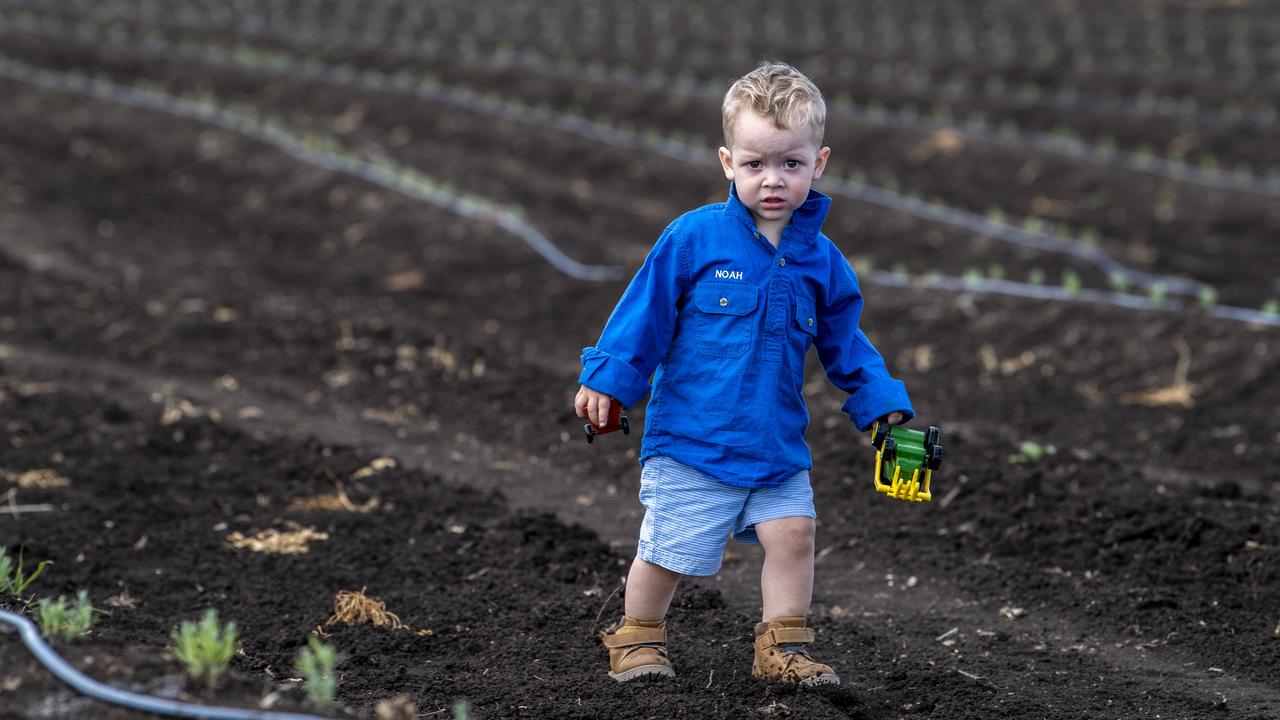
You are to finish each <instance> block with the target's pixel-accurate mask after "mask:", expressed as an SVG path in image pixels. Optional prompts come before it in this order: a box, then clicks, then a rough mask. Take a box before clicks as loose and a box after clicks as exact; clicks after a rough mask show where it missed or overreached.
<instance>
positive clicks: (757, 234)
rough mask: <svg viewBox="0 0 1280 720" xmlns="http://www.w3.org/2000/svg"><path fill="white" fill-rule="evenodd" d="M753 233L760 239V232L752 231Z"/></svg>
mask: <svg viewBox="0 0 1280 720" xmlns="http://www.w3.org/2000/svg"><path fill="white" fill-rule="evenodd" d="M751 234H752V235H755V236H756V239H757V240H759V239H760V233H758V232H753V233H751Z"/></svg>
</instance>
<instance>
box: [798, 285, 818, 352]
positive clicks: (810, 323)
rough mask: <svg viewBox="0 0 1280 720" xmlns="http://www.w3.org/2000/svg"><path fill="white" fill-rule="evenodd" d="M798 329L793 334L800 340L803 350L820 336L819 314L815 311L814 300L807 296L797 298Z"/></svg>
mask: <svg viewBox="0 0 1280 720" xmlns="http://www.w3.org/2000/svg"><path fill="white" fill-rule="evenodd" d="M795 318H796V322H795V327H796V331H795V332H793V333H792V334H793V336H794V337H795V339H796V340H797V341H799V342H800V347H801V349H802V350H808V349H809V346H810V345H812V344H813V341H814V339H815V338H817V337H818V314H817V313H816V312H814V304H813V301H812V300H810V299H808V298H805V297H797V298H796V314H795Z"/></svg>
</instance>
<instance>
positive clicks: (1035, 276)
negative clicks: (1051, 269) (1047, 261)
mask: <svg viewBox="0 0 1280 720" xmlns="http://www.w3.org/2000/svg"><path fill="white" fill-rule="evenodd" d="M1027 282H1028V283H1031V284H1032V285H1043V284H1044V271H1043V270H1040V269H1038V268H1032V269H1031V271H1030V272H1028V273H1027Z"/></svg>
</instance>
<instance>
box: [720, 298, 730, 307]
mask: <svg viewBox="0 0 1280 720" xmlns="http://www.w3.org/2000/svg"><path fill="white" fill-rule="evenodd" d="M728 304H729V298H720V307H724V306H725V305H728Z"/></svg>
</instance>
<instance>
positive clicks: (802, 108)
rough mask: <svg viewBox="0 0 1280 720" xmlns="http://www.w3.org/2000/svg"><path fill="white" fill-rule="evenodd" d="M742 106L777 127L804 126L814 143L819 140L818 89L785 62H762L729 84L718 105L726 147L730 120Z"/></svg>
mask: <svg viewBox="0 0 1280 720" xmlns="http://www.w3.org/2000/svg"><path fill="white" fill-rule="evenodd" d="M743 109H747V110H750V111H751V112H754V113H756V114H757V115H760V116H762V117H765V118H768V119H770V120H772V121H773V124H774V127H777V128H778V129H780V130H790V129H797V128H799V129H803V128H807V129H809V130H811V131H812V132H813V136H814V140H815V141H816V142H817V144H818V145H821V144H822V135H823V132H824V130H825V129H826V125H827V104H826V102H824V101H823V99H822V92H821V91H820V90H818V86H817V85H814V84H813V81H812V80H810V79H809V78H807V77H805V75H804V73H802V72H800V71H799V70H797V69H795V68H793V67H791V66H790V65H788V64H786V63H782V62H770V61H765V62H762V63H760V65H759V67H757V68H756V69H755V70H752V71H751V72H749V73H747V74H746V75H743V76H742V77H740V78H738V80H737V81H736V82H735V83H733V85H731V86H730V87H729V91H728V92H727V93H725V95H724V104H723V105H721V107H720V113H721V121H722V122H723V124H724V142H725V145H726V146H728V147H733V124H734V122H735V121H737V119H738V115H739V114H741V113H742V111H743Z"/></svg>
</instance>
